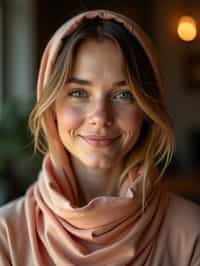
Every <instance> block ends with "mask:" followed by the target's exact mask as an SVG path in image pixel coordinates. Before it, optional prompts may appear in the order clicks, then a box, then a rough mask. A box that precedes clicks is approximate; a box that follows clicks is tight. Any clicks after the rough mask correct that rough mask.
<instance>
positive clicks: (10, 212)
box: [0, 197, 24, 225]
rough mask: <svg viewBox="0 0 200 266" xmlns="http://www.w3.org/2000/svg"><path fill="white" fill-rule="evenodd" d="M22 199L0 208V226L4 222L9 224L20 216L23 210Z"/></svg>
mask: <svg viewBox="0 0 200 266" xmlns="http://www.w3.org/2000/svg"><path fill="white" fill-rule="evenodd" d="M23 205H24V197H20V198H18V199H16V200H13V201H10V202H8V203H6V204H5V205H3V206H1V207H0V225H1V224H3V223H4V222H6V221H7V222H9V221H10V220H12V219H15V221H16V218H17V216H19V215H20V212H21V211H22V209H23Z"/></svg>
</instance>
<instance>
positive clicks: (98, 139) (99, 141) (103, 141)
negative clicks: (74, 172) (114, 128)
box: [81, 135, 119, 148]
mask: <svg viewBox="0 0 200 266" xmlns="http://www.w3.org/2000/svg"><path fill="white" fill-rule="evenodd" d="M81 137H82V138H83V139H84V140H85V141H86V142H87V143H88V144H90V145H92V146H94V147H102V148H104V147H109V146H111V145H112V144H113V142H114V141H115V140H116V139H118V138H119V136H118V137H107V136H98V135H88V136H81Z"/></svg>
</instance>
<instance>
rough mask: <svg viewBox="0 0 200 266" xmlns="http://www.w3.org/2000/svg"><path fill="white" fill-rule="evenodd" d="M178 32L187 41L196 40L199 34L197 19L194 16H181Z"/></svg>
mask: <svg viewBox="0 0 200 266" xmlns="http://www.w3.org/2000/svg"><path fill="white" fill-rule="evenodd" d="M177 33H178V36H179V37H180V38H181V39H182V40H184V41H186V42H189V41H192V40H194V39H195V38H196V36H197V25H196V21H195V20H194V19H193V18H192V17H188V16H184V17H181V18H180V20H179V22H178V27H177Z"/></svg>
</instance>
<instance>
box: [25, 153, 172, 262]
mask: <svg viewBox="0 0 200 266" xmlns="http://www.w3.org/2000/svg"><path fill="white" fill-rule="evenodd" d="M137 175H138V171H135V170H134V171H132V172H131V173H130V174H129V177H128V178H127V179H126V180H125V182H124V184H123V185H122V187H121V189H120V191H119V192H118V195H116V196H99V197H96V198H93V199H92V200H90V201H89V202H88V204H86V205H84V206H82V207H80V206H79V202H78V201H77V202H76V203H72V201H70V194H69V195H66V194H65V195H64V193H63V191H65V190H64V189H63V188H64V187H60V183H59V176H57V175H56V173H55V171H54V168H53V163H52V161H51V159H50V156H49V155H47V156H46V157H45V158H44V161H43V168H42V171H41V173H40V175H39V178H38V181H37V182H36V183H35V184H34V185H33V186H32V187H31V188H30V189H29V190H28V192H27V194H28V195H27V197H26V210H27V212H29V214H28V215H27V219H28V220H29V221H28V224H30V230H31V234H32V236H33V237H32V241H33V243H32V245H33V247H32V249H33V250H34V252H36V251H37V250H38V252H39V253H40V256H41V251H39V250H40V248H41V247H40V245H41V244H40V243H42V246H43V248H44V249H45V250H46V251H47V253H48V257H49V259H50V261H51V262H52V263H54V264H55V265H59V266H62V265H63V266H64V265H81V266H84V265H88V266H89V265H91V266H94V265H97V266H104V265H105V266H107V265H110V266H111V265H113V266H123V265H137V266H140V265H148V264H147V262H148V260H149V259H150V255H151V251H152V249H153V246H154V244H155V241H156V237H157V235H158V232H159V229H160V226H161V224H162V221H163V218H164V215H165V212H166V208H167V204H168V195H167V192H166V191H165V189H164V187H163V186H162V185H161V183H159V182H158V183H157V184H154V185H153V186H152V185H150V183H149V186H148V188H147V191H148V193H147V195H148V196H147V200H146V206H145V210H144V213H143V211H142V203H141V195H139V194H140V183H137V182H135V180H137V179H138V177H139V175H138V176H137ZM130 176H131V178H130ZM153 177H154V178H155V176H152V178H153ZM68 178H69V177H68V176H66V182H65V184H63V183H62V186H67V185H68ZM39 244H40V245H39ZM40 256H38V258H37V259H39V257H40ZM36 257H37V255H36ZM38 264H39V263H38ZM39 265H40V264H39ZM149 265H150V264H149Z"/></svg>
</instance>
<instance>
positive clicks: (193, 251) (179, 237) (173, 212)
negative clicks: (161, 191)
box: [159, 193, 200, 266]
mask: <svg viewBox="0 0 200 266" xmlns="http://www.w3.org/2000/svg"><path fill="white" fill-rule="evenodd" d="M159 243H160V245H161V246H163V243H164V247H165V251H166V252H167V254H168V255H169V256H170V258H171V259H170V260H171V264H170V265H194V266H196V265H200V206H199V205H197V204H196V203H194V202H192V201H190V200H187V199H185V198H183V197H181V196H178V195H176V194H173V193H171V194H170V197H169V205H168V209H167V212H166V216H165V219H164V222H163V226H162V229H161V232H160V242H159ZM172 261H173V263H172Z"/></svg>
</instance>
